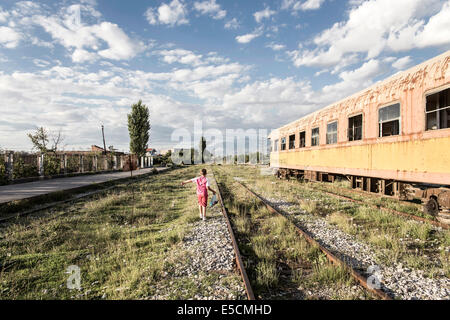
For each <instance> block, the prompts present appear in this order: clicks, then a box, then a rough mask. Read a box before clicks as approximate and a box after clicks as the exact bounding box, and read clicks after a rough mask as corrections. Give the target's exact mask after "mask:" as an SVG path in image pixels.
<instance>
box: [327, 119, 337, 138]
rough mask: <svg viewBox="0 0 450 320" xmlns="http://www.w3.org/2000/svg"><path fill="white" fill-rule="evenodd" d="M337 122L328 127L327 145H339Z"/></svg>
mask: <svg viewBox="0 0 450 320" xmlns="http://www.w3.org/2000/svg"><path fill="white" fill-rule="evenodd" d="M337 128H338V123H337V121H335V122H332V123H329V124H328V125H327V144H335V143H337Z"/></svg>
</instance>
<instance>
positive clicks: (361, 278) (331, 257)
mask: <svg viewBox="0 0 450 320" xmlns="http://www.w3.org/2000/svg"><path fill="white" fill-rule="evenodd" d="M236 182H237V183H238V184H239V185H241V186H242V187H243V188H244V189H246V190H247V191H248V192H249V193H250V194H252V195H253V196H255V197H257V198H258V199H259V200H260V201H261V202H262V203H263V204H264V205H265V206H266V208H267V209H268V210H269V211H270V212H272V213H275V214H278V215H281V216H282V217H284V218H285V219H287V220H288V221H290V222H291V223H292V224H293V225H294V226H295V228H296V230H297V232H298V233H299V234H300V235H301V236H303V237H304V238H305V239H306V240H307V241H308V242H309V243H310V244H312V245H314V246H318V247H319V249H320V250H321V251H322V252H323V253H324V254H325V255H326V256H327V258H328V260H329V261H330V262H332V263H334V264H337V265H340V266H342V267H345V268H347V269H348V270H349V272H350V274H351V275H352V277H353V278H354V279H355V280H356V281H358V282H359V284H360V285H361V286H363V287H364V288H365V289H366V290H368V291H370V292H372V293H373V294H375V295H376V296H378V297H379V298H381V299H383V300H392V297H391V296H389V295H388V294H387V293H386V292H384V291H383V290H381V289H376V288H371V287H369V286H368V284H367V283H368V281H367V278H366V277H365V276H364V275H362V274H361V273H360V272H358V271H356V270H355V269H354V268H353V267H352V266H350V265H349V264H347V263H346V262H345V261H344V260H342V259H341V258H339V257H338V256H336V255H335V254H334V253H332V252H331V251H330V250H328V249H327V248H325V247H324V246H322V245H321V244H320V243H319V242H318V241H317V240H315V239H314V238H313V237H312V236H311V234H310V233H309V232H307V231H305V230H303V229H302V228H300V227H299V226H298V225H296V224H295V223H293V222H292V221H291V220H290V219H288V218H287V217H286V216H285V215H284V214H283V213H281V212H280V211H278V210H277V209H275V208H274V207H272V206H271V205H270V204H269V203H268V202H267V201H266V200H265V199H264V198H263V197H261V196H260V195H258V194H257V193H255V192H253V191H252V190H251V189H250V188H248V187H247V186H246V185H244V184H243V183H241V182H239V181H236Z"/></svg>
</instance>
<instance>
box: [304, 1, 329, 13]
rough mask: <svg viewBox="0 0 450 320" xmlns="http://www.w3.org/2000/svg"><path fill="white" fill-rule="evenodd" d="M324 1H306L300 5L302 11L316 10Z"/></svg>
mask: <svg viewBox="0 0 450 320" xmlns="http://www.w3.org/2000/svg"><path fill="white" fill-rule="evenodd" d="M324 1H325V0H307V1H305V2H304V3H303V4H302V5H301V8H302V10H304V11H306V10H317V9H319V8H320V6H321V5H322V3H324Z"/></svg>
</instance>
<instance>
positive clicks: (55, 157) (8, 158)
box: [0, 151, 152, 184]
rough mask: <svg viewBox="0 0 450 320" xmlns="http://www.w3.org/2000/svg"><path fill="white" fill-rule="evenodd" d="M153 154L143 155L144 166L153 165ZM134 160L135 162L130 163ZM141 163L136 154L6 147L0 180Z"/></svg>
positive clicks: (1, 158)
mask: <svg viewBox="0 0 450 320" xmlns="http://www.w3.org/2000/svg"><path fill="white" fill-rule="evenodd" d="M148 158H149V157H142V158H141V161H140V162H141V168H145V167H149V166H150V164H151V163H152V161H151V160H150V159H148ZM130 160H131V163H130ZM138 166H139V159H138V157H137V156H135V155H114V154H107V155H103V154H97V153H84V154H74V153H57V154H32V153H25V152H12V151H6V152H2V153H0V184H8V183H11V182H19V181H21V180H28V179H30V180H32V179H42V178H45V177H53V176H65V175H73V174H83V173H95V172H107V171H116V170H123V171H129V170H130V167H131V168H133V170H135V169H137V168H138Z"/></svg>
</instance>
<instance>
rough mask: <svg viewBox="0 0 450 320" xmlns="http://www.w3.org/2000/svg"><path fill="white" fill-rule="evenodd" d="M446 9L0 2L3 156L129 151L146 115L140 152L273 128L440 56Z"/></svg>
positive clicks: (326, 3) (380, 0)
mask: <svg viewBox="0 0 450 320" xmlns="http://www.w3.org/2000/svg"><path fill="white" fill-rule="evenodd" d="M449 30H450V1H448V0H447V1H442V0H441V1H438V0H397V1H388V0H366V1H365V0H349V1H342V0H277V1H265V2H264V1H256V0H255V1H251V0H246V1H242V0H241V1H232V0H226V1H225V0H194V1H187V0H186V1H183V0H162V1H121V0H97V1H95V0H81V1H79V0H78V1H72V0H62V1H33V2H31V1H11V0H2V1H1V2H0V111H1V118H0V148H1V149H13V150H30V149H31V144H30V143H29V141H28V138H27V137H26V133H27V132H30V131H32V130H33V129H34V128H35V127H36V126H44V127H46V128H49V129H50V130H54V131H56V130H59V129H62V131H63V133H64V135H65V148H66V149H68V150H72V149H86V148H89V146H90V145H91V144H101V143H102V140H101V130H100V125H101V123H103V124H104V125H105V128H106V139H107V144H108V145H114V146H115V147H116V148H118V149H120V150H128V143H129V139H128V133H127V124H126V114H127V113H128V112H129V110H130V106H131V104H132V103H134V102H136V101H137V100H139V99H142V100H143V102H144V103H145V104H146V105H148V106H149V108H150V113H151V124H152V130H151V134H150V143H149V144H150V146H152V147H156V148H158V149H161V148H162V149H167V148H169V147H171V146H172V145H174V142H171V133H172V132H173V130H175V129H177V128H187V129H189V130H192V128H193V122H194V120H196V119H203V121H204V123H203V126H204V128H206V129H207V128H214V129H219V130H224V129H226V128H234V129H237V128H242V129H249V128H253V129H259V128H267V129H271V128H276V127H279V126H281V125H283V124H286V123H288V122H291V121H293V120H295V119H297V118H299V117H301V116H303V115H305V114H307V113H309V112H312V111H314V110H317V109H319V108H322V107H324V106H326V105H328V104H331V103H333V102H335V101H337V100H339V99H341V98H344V97H346V96H348V95H350V94H352V93H355V92H357V91H359V90H362V89H364V88H365V87H367V86H369V85H371V84H373V83H374V82H376V81H378V80H381V79H384V78H386V77H388V76H390V75H393V74H395V73H396V72H399V71H401V70H405V69H407V68H408V67H411V66H413V65H415V64H418V63H420V62H423V61H425V60H427V59H429V58H432V57H434V56H436V55H438V54H440V53H443V52H445V51H447V50H449V49H450V31H449Z"/></svg>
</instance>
